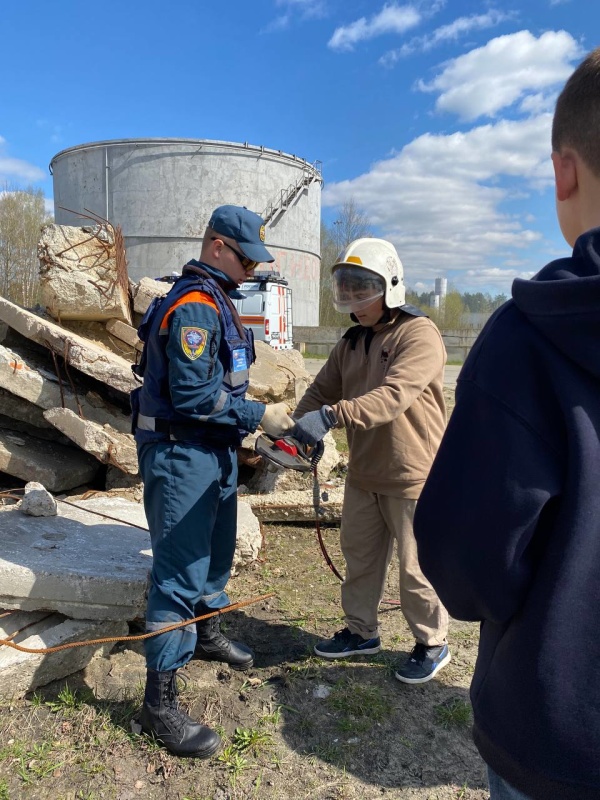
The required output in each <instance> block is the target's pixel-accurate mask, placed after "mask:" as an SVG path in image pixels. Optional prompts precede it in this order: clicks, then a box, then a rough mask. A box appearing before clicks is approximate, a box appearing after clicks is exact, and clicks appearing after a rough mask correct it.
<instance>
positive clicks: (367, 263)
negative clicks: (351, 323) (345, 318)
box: [332, 238, 406, 313]
mask: <svg viewBox="0 0 600 800" xmlns="http://www.w3.org/2000/svg"><path fill="white" fill-rule="evenodd" d="M332 272H333V274H332V284H333V304H334V306H335V308H336V309H337V310H338V311H341V312H342V313H350V312H353V311H360V310H361V309H362V308H366V307H367V306H369V305H370V304H371V303H373V302H374V301H375V300H376V299H377V298H378V297H381V296H382V295H383V296H384V302H385V305H386V306H387V307H388V308H398V307H399V306H403V305H404V303H405V300H406V290H405V288H404V270H403V268H402V262H401V261H400V259H399V257H398V253H397V252H396V248H395V247H394V245H393V244H392V243H391V242H388V241H386V240H385V239H374V238H365V239H355V240H354V241H353V242H350V244H349V245H348V247H347V248H346V250H345V251H344V253H343V254H342V255H341V257H340V258H339V260H338V261H336V263H335V264H334V265H333V270H332Z"/></svg>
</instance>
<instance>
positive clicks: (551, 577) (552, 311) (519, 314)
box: [415, 228, 600, 800]
mask: <svg viewBox="0 0 600 800" xmlns="http://www.w3.org/2000/svg"><path fill="white" fill-rule="evenodd" d="M415 536H416V538H417V543H418V548H419V560H420V563H421V566H422V569H423V572H424V573H425V575H426V576H427V577H428V578H429V579H430V581H431V582H432V584H433V586H434V587H435V589H436V591H437V592H438V593H439V596H440V598H441V600H442V601H443V602H444V604H445V605H446V606H447V608H448V611H449V612H450V614H451V615H452V616H454V617H456V618H458V619H465V620H481V622H482V625H481V638H480V645H479V654H478V659H477V665H476V669H475V675H474V678H473V683H472V686H471V700H472V703H473V711H474V737H475V742H476V744H477V746H478V748H479V751H480V753H481V755H482V756H483V758H484V760H485V761H486V762H487V763H488V764H490V766H491V767H492V768H493V769H494V770H495V771H496V772H497V773H498V774H499V775H501V776H502V777H503V778H504V779H505V780H507V781H508V782H509V783H510V784H512V785H513V786H515V787H516V788H517V789H520V790H521V791H522V792H523V793H525V794H526V795H527V796H528V797H531V798H535V799H536V800H553V798H555V799H556V800H558V799H559V798H560V800H592V798H594V799H595V800H597V799H598V798H600V681H599V680H598V665H599V664H600V228H597V229H594V230H591V231H589V232H588V233H586V234H584V235H583V236H581V237H580V238H579V239H578V240H577V242H576V244H575V248H574V251H573V256H572V257H571V258H564V259H560V260H558V261H554V262H552V263H550V264H548V265H547V266H546V267H545V268H544V269H542V270H541V272H540V273H539V274H538V275H537V276H536V277H535V278H533V279H532V280H530V281H524V280H516V281H515V282H514V284H513V289H512V300H509V301H508V303H506V304H505V305H504V306H502V308H500V309H499V310H498V311H497V312H496V313H495V314H494V316H493V317H492V318H491V320H490V321H489V322H488V324H487V325H486V327H485V328H484V330H483V331H482V333H481V335H480V336H479V338H478V339H477V342H476V344H475V346H474V348H473V350H472V351H471V353H470V354H469V357H468V358H467V360H466V362H465V364H464V367H463V368H462V370H461V373H460V376H459V380H458V384H457V389H456V407H455V409H454V411H453V413H452V416H451V418H450V422H449V424H448V428H447V431H446V433H445V436H444V438H443V440H442V444H441V447H440V449H439V451H438V454H437V457H436V459H435V461H434V464H433V467H432V469H431V472H430V475H429V478H428V480H427V481H426V484H425V487H424V489H423V493H422V495H421V499H420V501H419V503H418V505H417V511H416V516H415Z"/></svg>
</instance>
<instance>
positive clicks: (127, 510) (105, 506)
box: [74, 494, 262, 566]
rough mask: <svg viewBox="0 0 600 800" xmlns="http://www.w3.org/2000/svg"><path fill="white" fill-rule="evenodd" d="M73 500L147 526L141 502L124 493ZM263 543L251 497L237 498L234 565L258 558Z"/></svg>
mask: <svg viewBox="0 0 600 800" xmlns="http://www.w3.org/2000/svg"><path fill="white" fill-rule="evenodd" d="M74 502H76V503H77V505H78V506H80V507H81V508H85V509H88V510H89V511H98V512H100V513H101V514H108V515H110V516H111V517H114V518H116V519H119V520H123V521H125V522H129V523H130V524H132V525H139V526H140V527H143V528H147V527H148V523H147V521H146V515H145V513H144V506H143V505H142V503H134V502H132V501H131V500H127V499H126V498H124V497H114V496H112V497H107V496H106V495H100V494H98V495H96V496H95V497H90V498H87V499H85V500H79V499H76V500H74ZM261 544H262V534H261V530H260V524H259V522H258V520H257V519H256V517H255V516H254V514H253V513H252V510H251V508H250V505H249V503H248V498H247V497H244V498H242V499H240V500H238V524H237V539H236V545H235V553H234V556H233V564H234V566H245V565H247V564H249V563H251V562H252V561H256V559H257V558H258V551H259V550H260V547H261Z"/></svg>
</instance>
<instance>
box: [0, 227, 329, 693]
mask: <svg viewBox="0 0 600 800" xmlns="http://www.w3.org/2000/svg"><path fill="white" fill-rule="evenodd" d="M38 253H39V257H40V285H41V298H42V301H43V305H42V306H41V307H37V308H36V309H35V310H27V309H24V308H21V307H19V306H17V305H15V304H13V303H11V302H10V301H8V300H6V299H4V298H2V297H0V479H1V483H0V489H4V488H6V486H7V485H12V486H14V485H15V481H14V480H13V481H12V482H11V481H10V480H9V479H8V476H12V478H13V479H18V480H19V481H23V482H25V481H27V482H28V483H27V486H26V488H25V496H24V498H23V500H21V501H20V502H19V503H18V504H17V503H15V501H14V500H3V501H0V503H2V506H0V510H1V513H0V539H1V540H2V542H3V547H2V548H1V550H0V639H11V640H12V641H14V642H15V643H16V644H20V645H22V646H25V647H31V648H34V649H35V648H38V649H39V648H45V647H51V646H55V645H60V644H65V643H68V642H70V641H77V640H84V639H86V640H87V639H93V638H103V637H118V636H125V635H127V632H128V623H129V622H131V621H132V620H135V619H137V618H139V617H141V616H143V613H144V608H145V593H146V585H147V579H148V573H149V569H150V565H151V549H150V540H149V534H148V532H147V523H146V519H145V516H144V511H143V506H142V504H141V502H140V500H141V496H142V485H141V481H140V477H139V474H138V468H137V458H136V450H135V443H134V439H133V436H132V435H131V432H130V425H131V420H130V405H129V393H130V391H131V390H132V389H133V388H135V386H136V385H137V382H136V379H135V378H134V376H133V373H132V371H131V365H132V364H133V363H134V362H136V360H138V359H139V354H140V351H141V349H142V344H141V342H140V341H139V339H138V337H137V325H138V324H139V321H140V319H141V316H142V315H143V313H144V312H145V311H146V309H147V308H148V306H149V304H150V302H151V301H152V299H153V298H154V297H155V296H157V295H162V294H165V293H166V292H167V291H168V290H169V289H170V285H169V283H167V282H161V281H156V280H154V279H151V278H143V279H142V280H141V281H140V282H139V283H138V284H133V283H131V282H130V281H129V279H128V277H127V269H126V260H125V251H124V247H123V240H122V236H121V233H120V230H119V229H114V228H113V227H112V226H110V225H109V224H108V223H106V222H98V223H97V224H94V225H86V226H84V227H82V228H75V227H68V226H59V225H48V226H46V227H45V228H44V229H43V231H42V236H41V239H40V242H39V246H38ZM256 353H257V361H256V363H255V365H254V366H253V367H252V369H251V373H250V389H249V392H248V396H249V397H250V398H252V399H256V400H260V401H263V402H279V401H285V402H287V403H288V405H289V406H290V408H292V409H293V408H294V407H295V405H296V403H297V402H298V400H299V399H300V397H301V396H302V394H303V393H304V391H305V389H306V387H307V386H308V384H309V382H310V380H311V378H310V376H309V374H308V372H306V370H305V369H304V362H303V359H302V356H301V355H300V353H298V352H296V351H290V350H288V351H277V352H276V351H275V350H273V349H272V348H270V347H269V346H268V345H266V344H264V343H262V342H257V343H256ZM255 438H256V434H254V435H252V436H248V437H247V438H246V440H245V441H244V442H243V444H242V447H241V448H240V449H239V451H238V460H239V464H240V480H241V481H243V486H240V492H239V494H240V497H239V500H238V541H237V548H236V554H235V560H234V572H235V569H239V568H240V567H242V566H244V565H246V564H249V563H252V562H253V561H256V559H257V558H258V554H259V550H260V548H261V546H262V539H263V533H262V530H261V521H281V522H291V521H295V520H306V519H311V518H312V517H313V516H314V513H315V512H314V509H313V492H312V476H311V475H310V474H306V473H303V474H301V473H298V472H293V471H291V470H287V471H284V470H281V469H276V468H274V467H272V466H269V465H267V464H265V463H264V462H263V460H262V459H261V458H260V457H258V456H257V455H256V454H255V452H254V441H255ZM337 462H338V454H337V450H336V447H335V443H334V441H333V438H332V437H331V435H330V434H328V436H327V442H326V451H325V454H324V456H323V459H322V461H321V464H320V466H319V477H320V480H321V481H326V480H327V479H328V478H329V475H330V473H331V471H332V470H333V469H334V468H335V467H336V465H337ZM1 473H4V478H3V477H2V474H1ZM2 484H3V485H2ZM329 491H330V494H331V499H329V500H327V501H325V502H323V505H322V508H321V510H320V514H321V517H322V519H324V520H335V519H339V515H340V511H341V499H342V498H341V489H339V488H335V487H332V488H331V489H330V490H329ZM65 492H67V493H68V495H65V494H64V493H65ZM53 494H58V497H57V498H54V497H53ZM57 501H58V502H57ZM2 609H4V610H5V613H3V612H2ZM111 646H112V645H98V646H97V647H95V646H92V647H82V648H73V649H65V650H61V651H58V652H55V653H52V654H48V655H43V654H31V653H22V652H20V651H17V650H15V649H12V648H8V647H0V697H3V698H6V697H18V696H23V694H25V693H26V692H27V691H30V690H32V689H34V688H36V687H37V686H42V685H44V684H46V683H48V682H49V681H51V680H55V679H59V678H62V677H65V676H66V675H68V674H70V673H72V672H75V671H77V670H79V669H81V668H82V667H83V666H85V665H86V664H87V663H88V662H89V661H90V660H91V658H92V657H94V656H95V655H101V654H103V653H105V652H107V651H108V650H109V649H110V647H111Z"/></svg>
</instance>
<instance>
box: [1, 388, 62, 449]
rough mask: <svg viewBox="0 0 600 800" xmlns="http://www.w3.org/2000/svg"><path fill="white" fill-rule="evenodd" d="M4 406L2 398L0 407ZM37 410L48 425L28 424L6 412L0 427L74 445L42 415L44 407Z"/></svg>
mask: <svg viewBox="0 0 600 800" xmlns="http://www.w3.org/2000/svg"><path fill="white" fill-rule="evenodd" d="M20 402H21V403H22V404H23V405H27V401H26V400H21V401H20ZM2 407H3V406H2V399H1V398H0V408H2ZM37 410H38V411H39V413H40V417H41V419H42V422H43V423H44V424H45V425H47V426H48V427H45V428H42V427H38V426H37V425H28V424H27V423H26V422H20V421H19V420H18V419H14V417H5V416H4V414H0V428H2V429H4V430H5V431H9V432H10V433H27V434H29V436H33V437H34V438H35V439H44V440H46V441H48V442H58V444H62V445H66V446H67V447H72V446H73V443H72V442H71V441H70V439H67V437H66V436H63V434H62V433H60V432H59V431H57V430H56V428H53V427H52V425H50V423H47V422H46V420H45V419H44V418H43V416H42V409H41V408H38V409H37Z"/></svg>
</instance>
